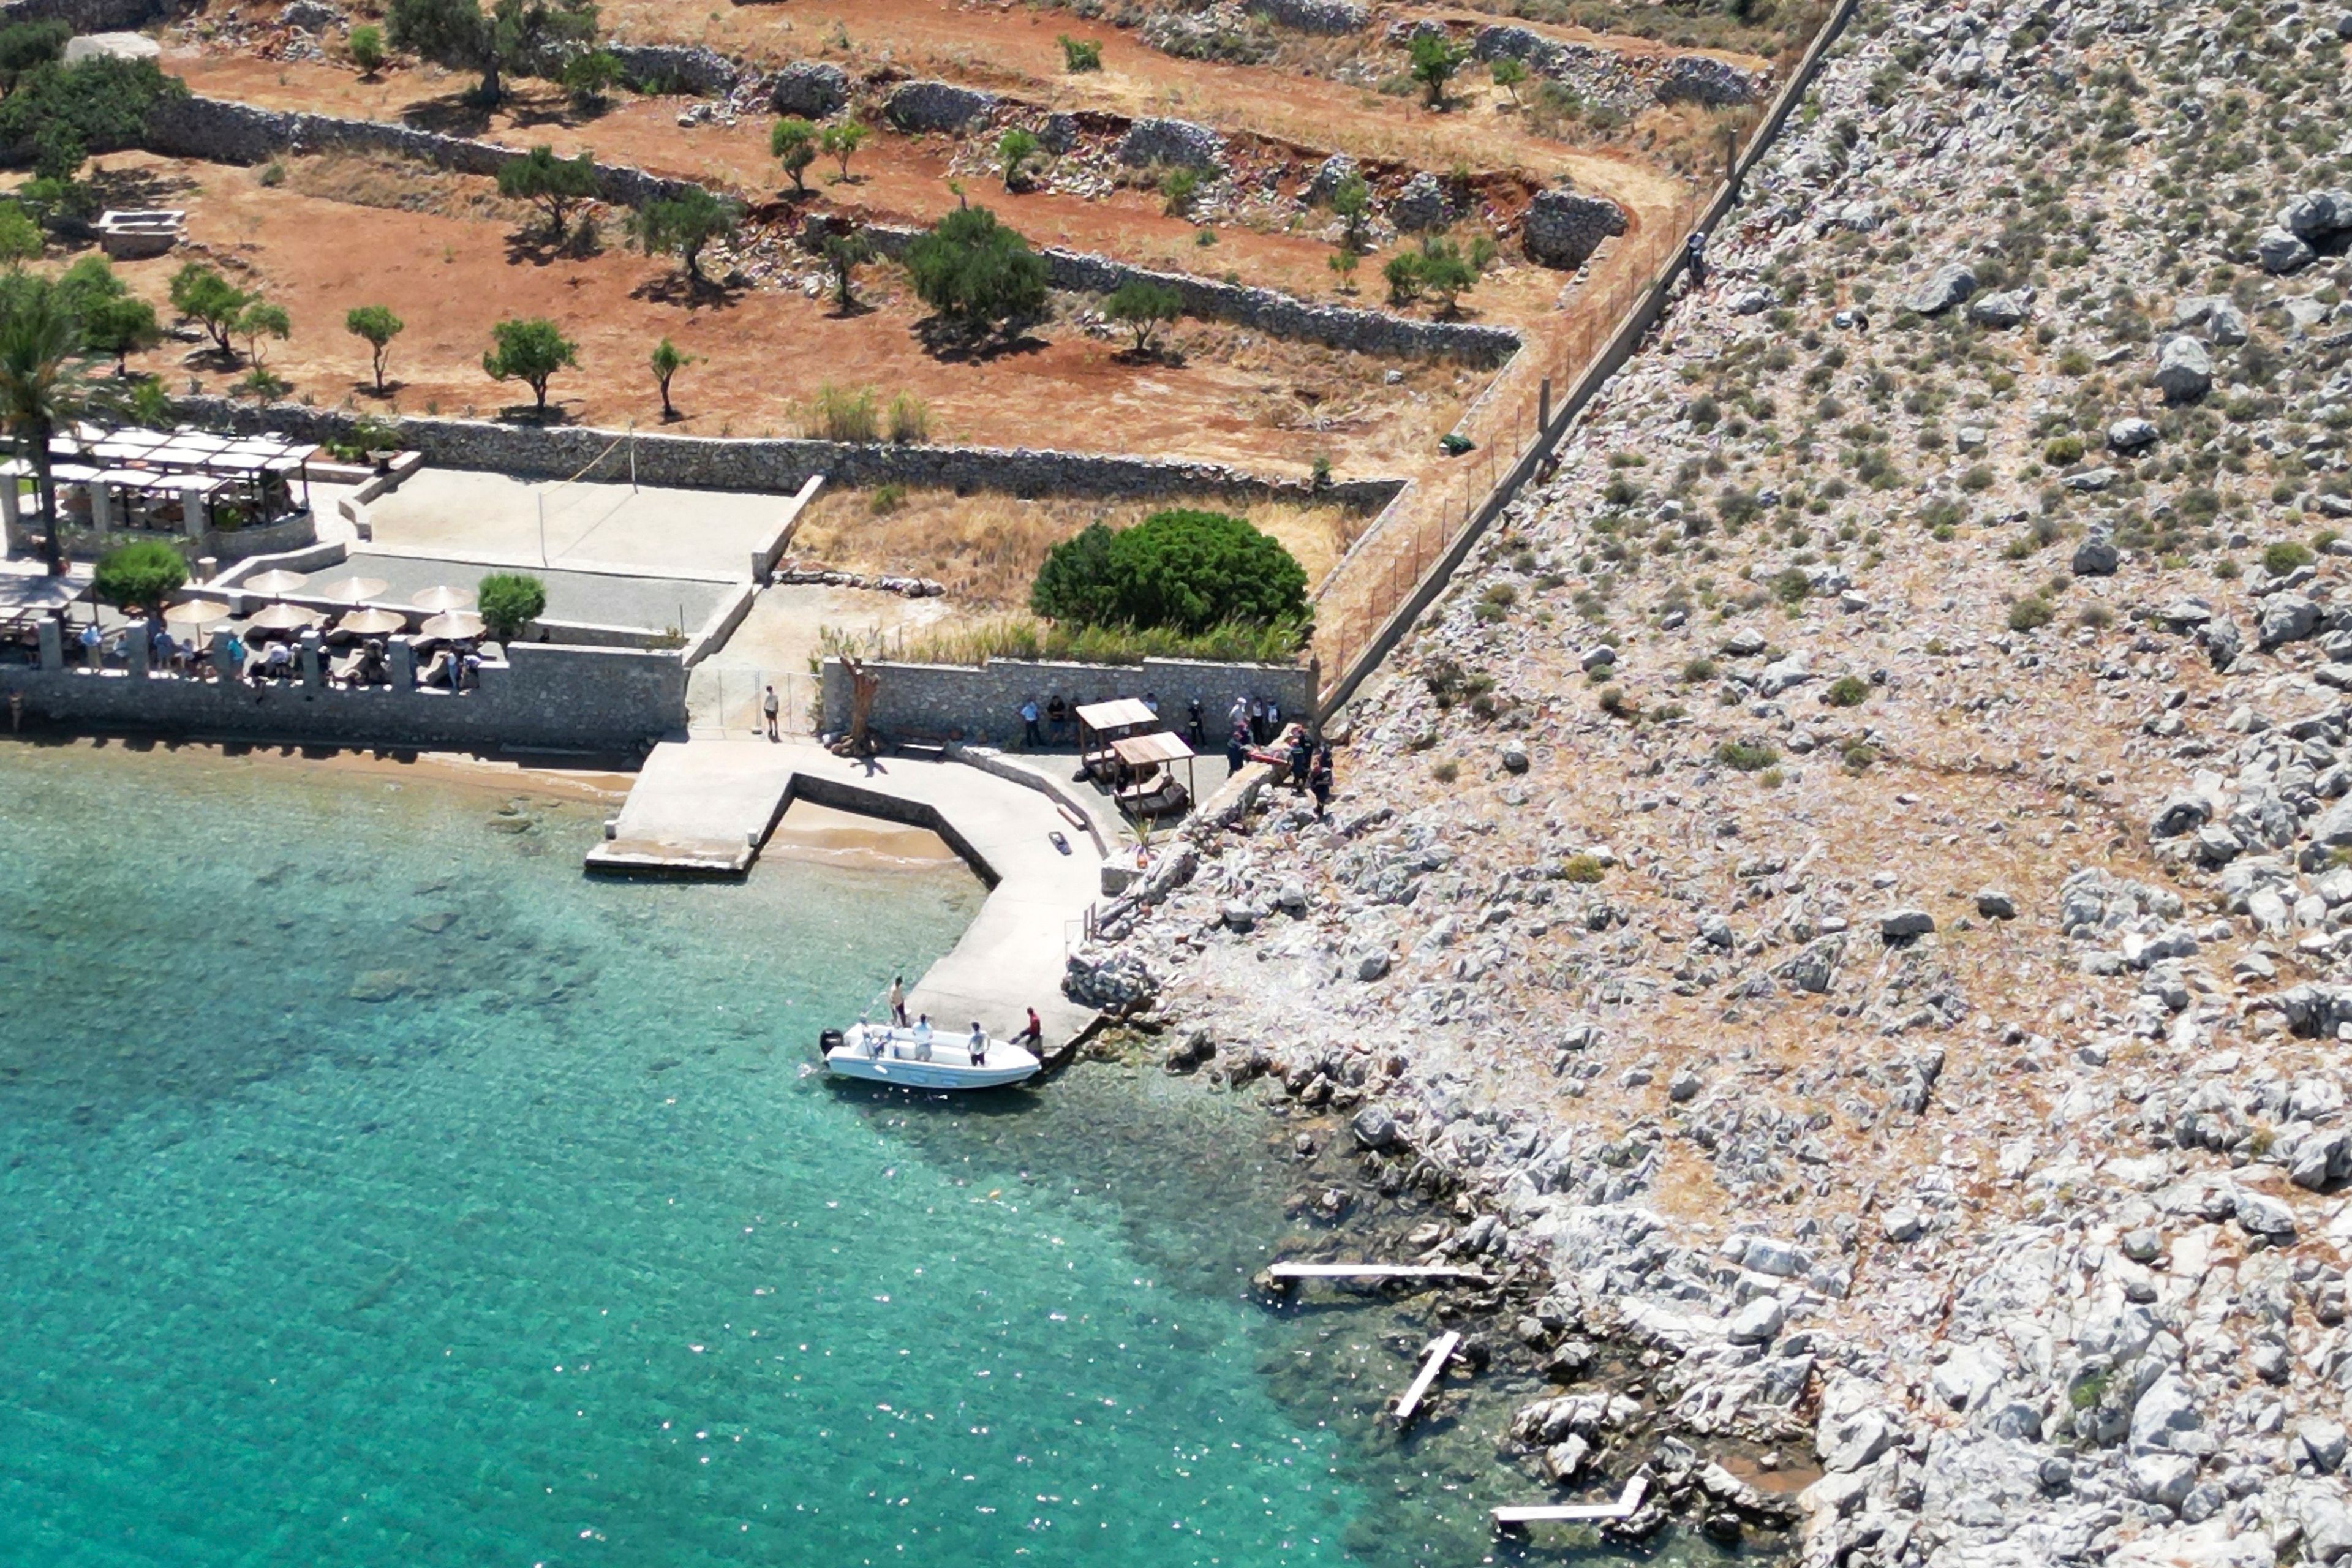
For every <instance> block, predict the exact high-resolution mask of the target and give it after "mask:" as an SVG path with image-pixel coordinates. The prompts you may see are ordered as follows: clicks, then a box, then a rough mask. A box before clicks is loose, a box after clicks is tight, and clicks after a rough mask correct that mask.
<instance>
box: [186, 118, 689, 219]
mask: <svg viewBox="0 0 2352 1568" xmlns="http://www.w3.org/2000/svg"><path fill="white" fill-rule="evenodd" d="M144 141H145V145H146V148H147V150H148V151H149V152H151V153H163V155H164V156H166V157H172V158H199V159H202V160H204V161H205V162H206V163H267V162H268V161H269V160H270V159H272V158H275V157H277V156H278V154H280V153H328V152H347V153H389V154H391V155H393V156H394V157H401V158H416V159H421V160H422V161H424V162H425V163H433V164H436V165H438V166H439V167H441V168H445V169H453V170H455V171H457V173H458V174H485V175H495V174H497V173H498V172H499V164H501V163H505V162H506V161H507V160H509V158H516V157H520V156H521V153H520V150H519V149H517V148H513V147H504V146H500V145H499V143H498V142H477V141H474V140H472V139H470V138H467V137H463V136H443V135H440V134H438V133H437V132H431V131H419V130H417V129H416V128H415V127H414V126H409V125H399V124H394V123H392V122H391V121H381V120H345V119H342V118H340V117H338V116H336V115H331V114H302V113H297V112H294V111H292V110H274V109H257V108H256V107H254V106H253V105H252V104H249V103H234V102H231V101H229V100H226V99H217V98H202V97H198V96H195V95H194V94H191V95H190V96H188V97H186V98H183V99H174V100H166V101H164V102H162V103H159V104H157V105H156V106H155V108H154V110H152V112H151V113H150V114H149V115H148V117H147V132H146V136H145V138H144ZM596 176H597V179H598V180H599V181H600V182H601V183H602V184H603V187H604V196H605V199H607V200H608V201H614V202H619V203H622V204H623V205H628V206H636V205H641V204H643V203H646V202H649V201H657V200H660V199H661V198H663V197H666V196H673V195H677V193H679V192H680V191H683V190H687V189H688V188H689V183H688V182H687V181H684V180H667V179H663V178H661V177H660V176H658V175H656V174H646V172H645V171H644V170H642V169H633V168H630V167H629V166H627V165H626V164H623V163H599V164H597V165H596Z"/></svg>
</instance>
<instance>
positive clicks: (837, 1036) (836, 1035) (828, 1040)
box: [816, 1029, 842, 1058]
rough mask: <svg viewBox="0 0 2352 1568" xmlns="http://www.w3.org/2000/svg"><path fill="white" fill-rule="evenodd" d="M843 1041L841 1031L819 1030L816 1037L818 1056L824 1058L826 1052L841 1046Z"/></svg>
mask: <svg viewBox="0 0 2352 1568" xmlns="http://www.w3.org/2000/svg"><path fill="white" fill-rule="evenodd" d="M841 1041H842V1035H841V1031H840V1030H839V1029H819V1030H818V1031H817V1036H816V1054H817V1055H818V1057H820V1058H822V1057H824V1054H825V1053H826V1052H828V1051H830V1050H832V1049H833V1048H834V1047H836V1046H838V1045H840V1044H841Z"/></svg>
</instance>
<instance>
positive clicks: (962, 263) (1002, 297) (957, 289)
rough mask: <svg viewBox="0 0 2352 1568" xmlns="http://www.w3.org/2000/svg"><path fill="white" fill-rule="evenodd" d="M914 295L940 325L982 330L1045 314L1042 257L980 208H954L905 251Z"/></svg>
mask: <svg viewBox="0 0 2352 1568" xmlns="http://www.w3.org/2000/svg"><path fill="white" fill-rule="evenodd" d="M907 272H908V277H909V278H910V279H913V281H914V285H915V293H916V295H917V296H918V297H919V299H921V300H922V301H923V303H925V304H926V305H929V307H930V308H931V309H932V310H936V311H938V312H939V313H940V317H941V319H942V320H944V321H947V322H948V323H950V325H952V326H955V327H958V328H960V329H961V330H964V331H975V332H976V331H988V330H991V329H994V328H1002V327H1004V326H1008V325H1012V324H1014V323H1017V322H1021V321H1029V320H1033V319H1034V318H1035V317H1036V316H1038V315H1039V314H1041V313H1043V311H1044V310H1045V258H1044V257H1042V256H1039V255H1038V254H1037V253H1036V252H1034V251H1033V250H1031V249H1030V248H1029V242H1028V241H1027V240H1025V239H1024V238H1022V237H1021V236H1020V234H1019V233H1018V232H1017V231H1015V230H1013V229H1011V228H1008V227H1006V226H1004V225H1003V224H1001V223H999V222H997V221H996V215H995V214H994V213H992V212H991V211H989V210H988V209H987V208H986V207H958V208H957V209H956V210H955V211H953V212H951V213H949V214H948V215H947V216H944V217H942V218H940V221H939V222H938V223H936V224H933V225H932V226H931V227H930V229H929V232H928V233H925V234H922V235H920V236H918V237H916V239H915V242H914V243H913V244H912V245H910V246H908V247H907Z"/></svg>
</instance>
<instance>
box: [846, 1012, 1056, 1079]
mask: <svg viewBox="0 0 2352 1568" xmlns="http://www.w3.org/2000/svg"><path fill="white" fill-rule="evenodd" d="M926 1057H928V1058H929V1059H925V1058H926ZM1043 1065H1044V1064H1042V1063H1041V1062H1039V1061H1038V1060H1037V1058H1035V1057H1034V1056H1032V1055H1030V1054H1029V1053H1028V1052H1027V1051H1026V1050H1024V1049H1023V1048H1022V1047H1019V1046H1016V1045H1013V1044H1012V1043H1011V1042H1010V1041H1006V1040H990V1041H989V1042H988V1048H987V1050H986V1051H985V1052H984V1053H983V1054H982V1058H981V1060H980V1062H979V1064H978V1065H977V1066H975V1065H974V1064H973V1062H972V1060H971V1051H970V1048H969V1047H966V1046H965V1044H964V1040H963V1037H961V1036H960V1035H934V1036H932V1037H931V1041H930V1044H929V1047H928V1050H927V1049H926V1048H925V1047H922V1046H919V1045H918V1044H917V1043H916V1041H915V1034H914V1031H913V1030H911V1029H892V1028H887V1027H885V1026H880V1025H877V1024H854V1025H852V1026H850V1027H849V1029H848V1030H847V1031H846V1032H845V1035H844V1036H843V1038H842V1043H841V1044H839V1045H837V1046H835V1047H833V1048H832V1049H830V1050H828V1051H826V1052H825V1053H824V1070H825V1071H826V1072H828V1073H830V1074H832V1075H833V1076H834V1077H835V1078H854V1079H860V1080H861V1081H863V1082H866V1083H883V1084H895V1085H896V1086H898V1088H900V1089H946V1090H956V1089H1003V1088H1004V1087H1005V1086H1007V1085H1009V1084H1016V1083H1023V1082H1025V1081H1027V1080H1028V1079H1033V1078H1034V1077H1036V1076H1037V1071H1038V1069H1039V1068H1040V1067H1042V1066H1043Z"/></svg>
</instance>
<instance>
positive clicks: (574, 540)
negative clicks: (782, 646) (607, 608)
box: [368, 468, 792, 578]
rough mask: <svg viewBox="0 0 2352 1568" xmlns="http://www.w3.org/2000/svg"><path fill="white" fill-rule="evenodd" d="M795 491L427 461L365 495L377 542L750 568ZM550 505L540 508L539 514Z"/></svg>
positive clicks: (523, 556) (653, 565) (654, 565)
mask: <svg viewBox="0 0 2352 1568" xmlns="http://www.w3.org/2000/svg"><path fill="white" fill-rule="evenodd" d="M791 505H792V498H791V497H790V496H788V495H768V494H757V495H755V494H749V493H745V492H741V491H735V490H681V489H659V488H656V487H655V486H651V485H648V486H646V487H645V488H644V489H631V488H630V487H629V486H627V485H625V484H618V485H613V484H556V483H542V482H535V481H531V480H527V479H509V478H508V477H507V476H505V475H503V474H488V473H476V472H473V471H470V470H467V469H461V468H423V469H420V470H419V471H417V472H416V473H415V474H413V475H411V476H410V477H409V478H408V479H406V480H405V481H404V483H403V484H402V485H401V486H400V488H399V489H396V490H394V491H393V492H392V493H391V494H389V495H386V496H382V497H379V498H378V499H377V500H373V501H371V502H369V503H368V519H369V522H370V523H371V525H372V526H373V530H374V532H375V542H376V543H377V544H379V545H382V546H385V547H388V548H391V549H394V550H418V551H446V552H448V553H449V554H451V555H460V556H476V557H480V558H484V559H490V560H497V561H501V562H511V563H515V564H517V565H523V566H529V567H530V568H531V569H532V570H533V571H534V572H536V571H539V570H540V569H541V567H542V566H548V567H556V566H572V567H582V566H616V567H620V568H622V569H624V570H626V571H632V572H683V573H688V574H723V575H726V576H729V577H735V578H741V577H745V576H748V575H750V574H751V552H753V551H754V550H758V549H760V548H761V547H762V546H764V545H766V544H767V543H768V542H771V541H772V540H773V539H774V538H775V535H776V531H777V529H778V527H779V526H781V524H782V521H783V517H784V514H785V511H786V510H787V509H789V508H790V507H791ZM542 514H543V515H542Z"/></svg>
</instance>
